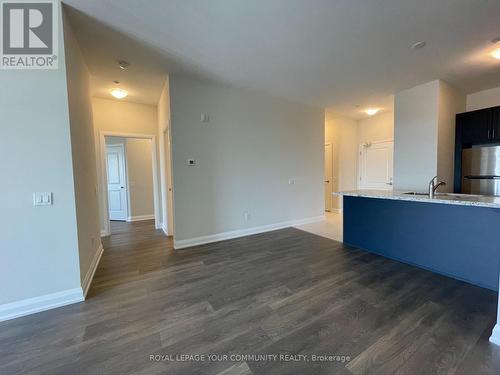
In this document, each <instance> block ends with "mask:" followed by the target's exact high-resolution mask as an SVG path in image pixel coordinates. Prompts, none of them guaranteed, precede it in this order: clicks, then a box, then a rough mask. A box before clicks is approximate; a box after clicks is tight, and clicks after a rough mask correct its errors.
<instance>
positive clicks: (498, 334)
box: [490, 323, 500, 345]
mask: <svg viewBox="0 0 500 375" xmlns="http://www.w3.org/2000/svg"><path fill="white" fill-rule="evenodd" d="M490 342H491V343H493V344H495V345H500V326H499V324H498V323H497V324H495V327H493V331H492V332H491V336H490Z"/></svg>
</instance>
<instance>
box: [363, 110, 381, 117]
mask: <svg viewBox="0 0 500 375" xmlns="http://www.w3.org/2000/svg"><path fill="white" fill-rule="evenodd" d="M378 111H379V110H378V108H368V109H367V110H366V111H365V113H366V114H367V115H368V116H373V115H375V114H377V112H378Z"/></svg>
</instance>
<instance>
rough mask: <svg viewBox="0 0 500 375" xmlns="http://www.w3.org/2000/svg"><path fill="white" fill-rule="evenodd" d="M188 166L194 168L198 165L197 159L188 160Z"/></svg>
mask: <svg viewBox="0 0 500 375" xmlns="http://www.w3.org/2000/svg"><path fill="white" fill-rule="evenodd" d="M187 165H189V166H194V165H196V159H188V160H187Z"/></svg>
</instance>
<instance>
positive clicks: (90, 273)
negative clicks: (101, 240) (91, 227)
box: [82, 244, 104, 298]
mask: <svg viewBox="0 0 500 375" xmlns="http://www.w3.org/2000/svg"><path fill="white" fill-rule="evenodd" d="M103 252H104V248H103V247H102V244H100V245H99V248H98V249H97V251H96V253H95V254H94V258H92V262H91V263H90V267H89V269H88V270H87V274H86V275H85V278H84V279H83V282H82V290H83V297H84V298H86V297H87V293H88V292H89V289H90V284H92V280H93V279H94V275H95V271H96V270H97V266H98V265H99V262H100V261H101V257H102V253H103Z"/></svg>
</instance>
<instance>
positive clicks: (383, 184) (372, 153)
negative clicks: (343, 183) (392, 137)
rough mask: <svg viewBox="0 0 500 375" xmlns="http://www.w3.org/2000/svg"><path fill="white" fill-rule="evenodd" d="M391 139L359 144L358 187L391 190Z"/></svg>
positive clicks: (392, 145)
mask: <svg viewBox="0 0 500 375" xmlns="http://www.w3.org/2000/svg"><path fill="white" fill-rule="evenodd" d="M393 150H394V144H393V142H392V141H383V142H367V143H365V144H363V145H361V146H360V152H359V156H360V163H359V188H360V189H377V190H392V179H393V174H392V171H393Z"/></svg>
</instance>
